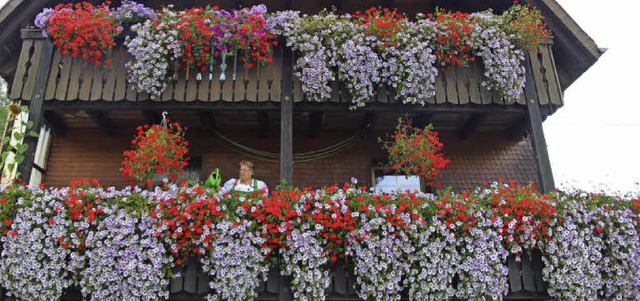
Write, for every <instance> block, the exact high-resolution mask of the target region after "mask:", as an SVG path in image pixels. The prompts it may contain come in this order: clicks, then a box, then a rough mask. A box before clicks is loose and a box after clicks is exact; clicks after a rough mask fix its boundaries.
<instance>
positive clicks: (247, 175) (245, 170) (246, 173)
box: [240, 165, 253, 182]
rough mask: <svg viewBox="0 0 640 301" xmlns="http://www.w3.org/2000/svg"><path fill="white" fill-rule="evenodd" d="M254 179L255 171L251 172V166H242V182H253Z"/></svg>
mask: <svg viewBox="0 0 640 301" xmlns="http://www.w3.org/2000/svg"><path fill="white" fill-rule="evenodd" d="M252 178H253V171H252V170H251V168H249V166H246V165H240V180H242V181H243V182H246V181H251V179H252Z"/></svg>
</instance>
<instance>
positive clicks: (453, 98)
mask: <svg viewBox="0 0 640 301" xmlns="http://www.w3.org/2000/svg"><path fill="white" fill-rule="evenodd" d="M444 76H445V80H446V81H447V89H446V92H447V102H449V103H451V104H458V103H459V100H458V93H457V89H458V84H457V82H456V68H454V67H448V68H447V69H446V70H445V71H444Z"/></svg>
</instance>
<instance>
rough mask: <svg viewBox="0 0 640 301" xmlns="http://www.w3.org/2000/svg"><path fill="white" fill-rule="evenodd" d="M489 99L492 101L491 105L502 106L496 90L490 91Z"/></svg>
mask: <svg viewBox="0 0 640 301" xmlns="http://www.w3.org/2000/svg"><path fill="white" fill-rule="evenodd" d="M491 98H492V99H493V103H495V104H499V105H503V104H504V99H502V97H500V93H498V91H497V90H496V89H491Z"/></svg>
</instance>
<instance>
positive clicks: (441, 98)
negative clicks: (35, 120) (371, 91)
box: [10, 30, 563, 115]
mask: <svg viewBox="0 0 640 301" xmlns="http://www.w3.org/2000/svg"><path fill="white" fill-rule="evenodd" d="M23 39H24V44H23V46H22V51H21V54H20V58H19V61H18V67H17V71H16V77H15V80H14V81H13V85H12V87H11V93H10V98H11V99H15V100H26V101H30V100H32V99H33V97H34V95H35V94H34V93H33V89H34V87H35V84H36V81H38V80H40V81H44V82H43V84H44V87H45V89H44V102H45V106H48V105H55V104H56V103H57V104H58V105H60V104H66V105H68V106H74V104H75V105H77V106H86V105H87V103H84V104H83V102H89V103H92V104H93V105H97V104H103V105H104V104H109V105H110V106H112V107H117V106H118V104H122V105H124V104H127V105H129V106H131V105H133V104H134V103H148V102H154V103H171V104H174V105H176V106H180V105H185V106H186V107H188V106H189V105H192V106H193V105H195V104H197V106H208V107H211V106H212V105H215V106H216V107H224V106H228V107H229V108H233V107H234V104H235V105H236V106H238V105H239V104H244V105H258V106H255V109H259V108H260V106H259V105H260V104H262V105H263V106H267V107H269V106H271V107H274V105H275V106H277V104H278V103H279V102H280V101H281V98H282V89H283V84H284V83H283V80H282V79H283V78H293V82H292V83H291V87H292V96H293V97H292V98H293V102H294V104H308V105H314V104H316V103H311V102H310V101H308V100H306V99H305V97H304V95H303V93H302V89H301V83H300V81H299V80H298V78H297V77H296V76H295V75H293V74H289V75H288V76H286V77H285V75H287V74H286V73H292V72H293V70H292V68H283V63H282V62H283V60H282V58H283V53H284V51H283V47H279V48H276V49H275V50H274V52H273V58H274V60H273V63H271V64H268V65H264V66H260V67H255V68H252V69H247V68H244V67H241V65H242V64H241V63H238V68H237V70H235V74H234V70H233V62H227V63H228V65H230V67H227V70H226V71H225V72H224V73H225V78H226V80H220V74H221V70H220V69H219V66H215V67H214V69H213V70H212V72H204V73H202V72H195V71H191V72H189V74H187V72H185V71H184V70H181V72H180V73H178V74H174V75H173V76H172V79H171V80H170V82H169V84H168V86H167V88H166V89H165V90H164V92H163V93H162V95H160V96H157V97H155V98H153V99H152V97H151V96H150V95H149V94H148V93H139V92H136V91H135V90H134V89H133V88H132V85H131V84H130V83H129V82H128V81H127V80H126V78H127V76H126V69H125V63H126V62H127V61H128V59H129V58H128V54H127V52H126V49H124V47H122V46H120V47H117V48H116V49H114V51H113V66H111V67H107V68H105V67H102V66H100V67H95V66H94V65H93V64H92V63H89V62H85V61H83V60H82V59H80V58H72V57H71V56H69V55H67V56H63V55H61V54H60V53H59V52H57V51H55V50H54V51H51V52H49V53H45V52H46V51H44V49H45V47H44V45H45V43H50V41H49V40H47V39H44V38H42V37H41V35H40V31H38V30H24V31H23ZM551 47H552V45H548V46H540V47H538V49H536V50H534V51H531V52H529V58H530V66H529V67H530V68H531V72H532V75H533V80H534V86H533V87H535V94H536V95H537V99H536V100H534V101H537V103H538V105H539V106H541V107H548V109H546V110H544V109H543V110H542V111H543V112H546V114H544V115H548V114H550V113H552V112H553V111H554V110H555V109H556V108H557V107H560V106H562V104H563V103H562V91H561V89H560V86H559V82H558V79H557V74H556V70H555V66H554V61H553V56H552V53H551ZM294 55H295V54H294ZM295 59H296V58H295V57H293V58H292V61H294V62H295ZM43 64H48V65H49V66H50V68H48V70H47V72H46V74H45V75H39V74H38V73H39V72H38V70H39V68H42V65H43ZM482 73H483V70H482V66H480V65H479V64H478V63H474V64H472V65H471V66H470V67H469V68H448V69H447V70H446V71H445V72H444V73H441V74H440V75H439V76H438V78H437V81H436V94H435V97H431V98H429V99H427V100H426V103H427V105H426V106H425V107H427V108H430V109H432V108H434V107H447V108H450V110H452V111H454V110H455V108H456V106H465V105H467V106H481V105H497V106H509V105H514V106H520V107H522V106H525V105H526V101H525V95H528V94H529V93H528V92H531V91H526V90H525V91H524V92H525V93H523V94H522V96H521V97H520V98H519V99H518V100H517V101H516V102H515V103H506V102H504V101H503V100H501V99H500V97H499V96H498V95H497V94H496V93H492V92H491V91H489V90H487V89H486V88H484V87H482V85H481V82H482V76H483V75H482ZM39 76H40V77H41V78H40V79H38V78H39ZM331 87H332V94H331V98H330V100H329V101H327V103H328V104H331V105H342V106H348V105H349V104H350V102H351V97H350V95H349V93H348V91H347V90H346V88H345V87H344V86H343V85H342V84H341V83H340V82H333V83H332V84H331ZM393 95H394V92H393V91H392V90H391V89H390V88H389V87H386V86H381V87H379V88H378V93H377V96H376V97H374V98H373V99H370V100H369V102H368V106H370V105H378V104H379V105H391V106H396V105H401V106H405V110H413V109H417V110H420V108H421V106H419V105H402V104H401V102H399V101H397V100H395V99H394V97H393ZM186 107H185V108H186ZM294 107H295V106H294ZM384 109H385V110H388V109H390V107H387V108H384Z"/></svg>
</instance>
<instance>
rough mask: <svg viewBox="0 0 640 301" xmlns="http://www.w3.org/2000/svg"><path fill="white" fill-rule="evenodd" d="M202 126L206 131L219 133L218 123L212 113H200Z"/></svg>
mask: <svg viewBox="0 0 640 301" xmlns="http://www.w3.org/2000/svg"><path fill="white" fill-rule="evenodd" d="M200 124H201V125H202V127H203V128H204V129H205V130H210V131H218V123H217V122H216V117H215V116H214V115H213V112H212V111H203V112H200Z"/></svg>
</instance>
